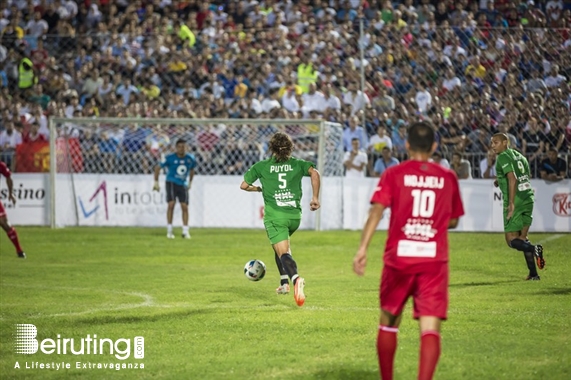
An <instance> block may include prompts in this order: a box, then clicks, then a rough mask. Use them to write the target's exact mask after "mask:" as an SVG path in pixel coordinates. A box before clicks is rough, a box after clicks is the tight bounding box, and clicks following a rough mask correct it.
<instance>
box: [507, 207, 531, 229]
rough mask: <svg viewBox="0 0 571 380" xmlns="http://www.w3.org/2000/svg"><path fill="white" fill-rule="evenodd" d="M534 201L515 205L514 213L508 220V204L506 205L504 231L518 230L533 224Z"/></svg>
mask: <svg viewBox="0 0 571 380" xmlns="http://www.w3.org/2000/svg"><path fill="white" fill-rule="evenodd" d="M532 214H533V203H527V204H524V205H517V206H515V210H514V213H513V215H512V217H511V219H510V220H508V218H507V216H508V212H507V206H506V205H504V232H518V231H521V230H523V228H524V227H529V226H531V221H532V220H533V216H532Z"/></svg>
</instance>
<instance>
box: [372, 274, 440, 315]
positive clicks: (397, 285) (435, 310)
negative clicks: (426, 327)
mask: <svg viewBox="0 0 571 380" xmlns="http://www.w3.org/2000/svg"><path fill="white" fill-rule="evenodd" d="M380 296H381V309H383V310H385V311H387V312H389V313H391V314H392V315H400V314H401V313H402V310H403V309H404V306H405V304H406V301H407V300H408V298H409V297H412V299H413V301H414V314H413V315H414V318H415V319H418V318H419V317H429V316H432V317H438V318H440V319H446V313H447V311H448V264H447V263H445V264H438V265H434V266H430V267H427V268H426V271H423V272H420V273H403V272H401V271H399V270H397V269H394V268H391V267H387V266H385V267H384V268H383V275H382V278H381V294H380Z"/></svg>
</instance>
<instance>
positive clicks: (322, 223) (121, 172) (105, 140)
mask: <svg viewBox="0 0 571 380" xmlns="http://www.w3.org/2000/svg"><path fill="white" fill-rule="evenodd" d="M49 126H50V135H51V138H50V152H52V153H55V154H50V186H51V187H50V220H51V226H52V228H55V227H65V226H157V227H158V226H161V227H162V226H165V225H166V196H165V193H164V190H165V189H164V174H163V173H162V172H161V177H160V179H159V180H160V183H161V191H160V192H158V193H157V192H153V191H152V185H153V177H152V172H153V168H154V166H155V165H156V164H158V163H159V162H160V161H161V158H162V157H164V155H166V154H168V153H171V152H173V151H174V145H175V143H176V141H177V140H178V139H184V140H185V141H186V143H187V152H189V153H192V154H194V155H195V157H196V159H197V163H198V166H197V168H196V169H195V171H196V175H195V180H194V181H193V183H192V188H191V189H190V201H189V209H190V212H189V214H190V223H189V224H190V227H191V228H192V227H220V228H261V227H262V226H263V224H262V218H263V200H262V197H261V196H260V195H255V194H251V193H246V192H242V191H240V190H239V184H240V183H241V180H242V177H243V174H244V172H245V171H246V170H247V169H248V167H250V166H251V165H252V164H253V163H255V162H257V161H259V160H261V159H264V158H267V157H269V154H268V141H269V139H270V138H271V136H272V135H273V134H274V133H275V132H278V131H282V132H286V133H287V134H288V135H290V136H291V137H292V140H293V142H294V153H293V156H294V157H298V158H303V159H305V160H308V161H312V162H314V163H315V164H316V166H317V169H318V170H319V172H320V173H321V176H322V185H321V198H322V205H324V206H325V207H322V208H321V209H320V210H318V211H317V212H310V211H309V197H310V196H309V195H308V194H311V184H310V181H309V179H304V180H303V192H304V194H305V197H304V198H303V199H302V208H303V214H304V216H303V218H302V225H301V227H300V228H305V229H316V230H322V229H340V228H342V224H343V220H342V212H343V211H342V210H343V204H342V202H343V194H342V191H341V190H340V189H341V186H339V185H340V184H341V183H342V178H343V162H342V161H343V126H342V125H340V124H338V123H331V122H326V121H322V120H306V119H303V120H297V119H294V120H292V119H278V120H259V119H161V118H158V119H157V118H155V119H151V118H149V119H147V118H55V117H54V118H50V120H49ZM180 220H181V219H180V208H179V207H176V208H175V215H174V225H175V226H177V225H180Z"/></svg>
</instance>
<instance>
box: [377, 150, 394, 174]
mask: <svg viewBox="0 0 571 380" xmlns="http://www.w3.org/2000/svg"><path fill="white" fill-rule="evenodd" d="M398 164H399V160H397V159H396V158H394V157H392V155H391V150H390V149H389V148H388V147H384V148H383V150H382V152H381V157H379V158H377V160H376V161H375V165H374V168H373V173H374V176H375V177H380V176H382V175H383V173H384V172H385V170H387V169H388V168H390V167H392V166H396V165H398Z"/></svg>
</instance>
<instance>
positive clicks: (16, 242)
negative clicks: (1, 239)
mask: <svg viewBox="0 0 571 380" xmlns="http://www.w3.org/2000/svg"><path fill="white" fill-rule="evenodd" d="M6 235H8V238H9V239H10V241H11V242H12V244H14V247H16V252H17V253H20V252H23V251H24V250H23V249H22V247H20V241H19V240H18V233H17V232H16V229H15V228H14V227H11V228H10V229H9V230H8V232H6Z"/></svg>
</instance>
